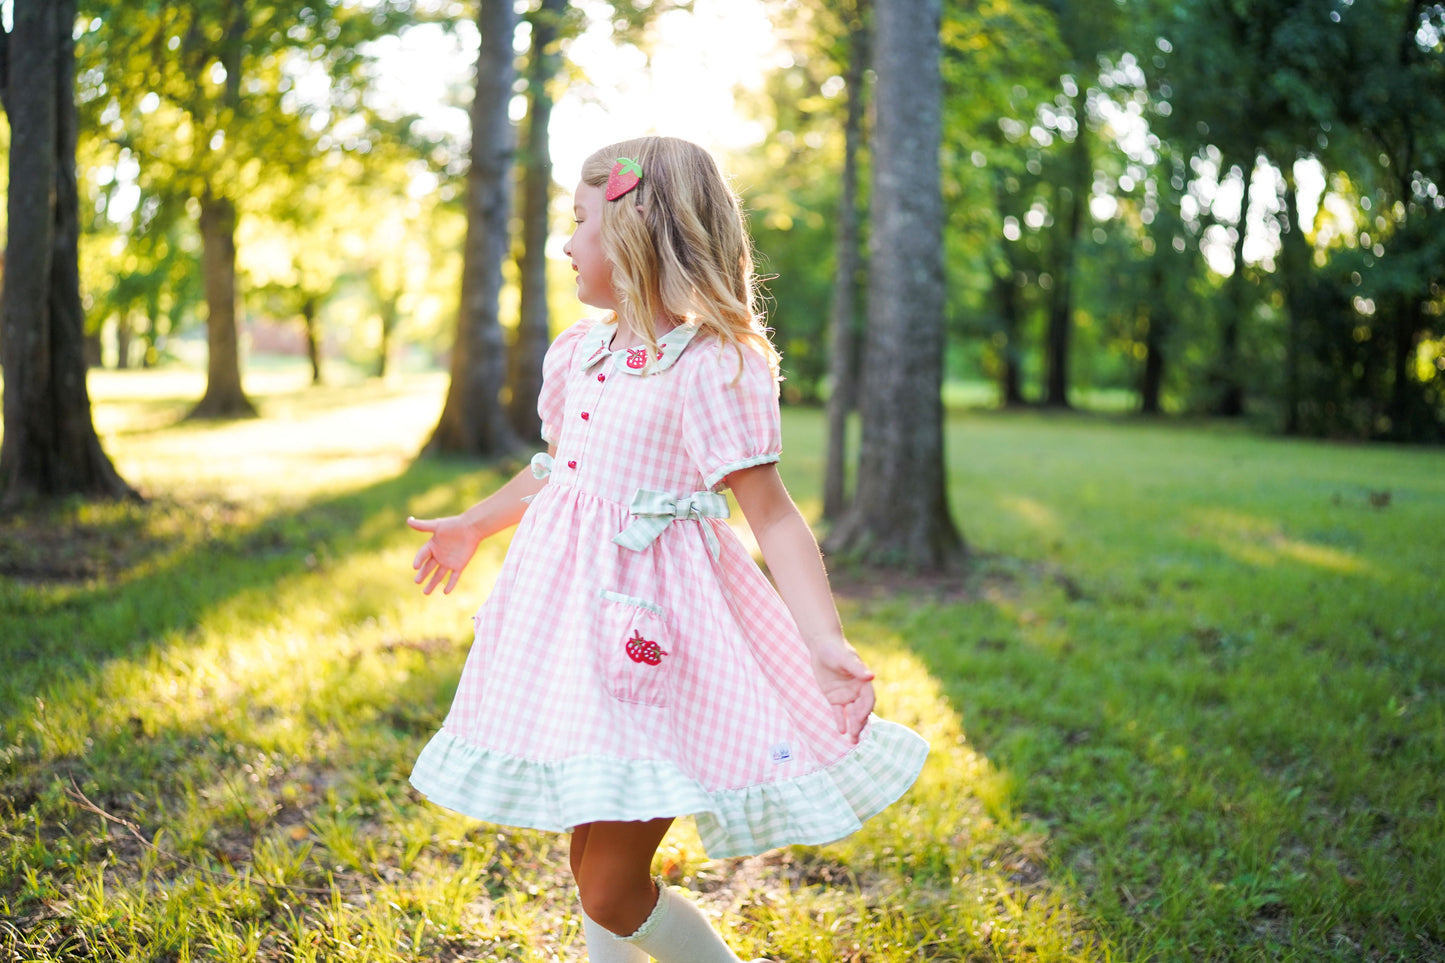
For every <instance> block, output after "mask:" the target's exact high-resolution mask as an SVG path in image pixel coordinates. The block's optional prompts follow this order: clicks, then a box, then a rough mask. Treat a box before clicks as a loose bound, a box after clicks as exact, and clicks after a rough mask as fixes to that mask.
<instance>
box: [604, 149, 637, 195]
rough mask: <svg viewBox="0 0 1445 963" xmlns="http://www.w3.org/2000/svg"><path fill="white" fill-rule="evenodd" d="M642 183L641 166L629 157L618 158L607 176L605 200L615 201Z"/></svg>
mask: <svg viewBox="0 0 1445 963" xmlns="http://www.w3.org/2000/svg"><path fill="white" fill-rule="evenodd" d="M641 183H642V165H641V164H639V163H638V162H637V161H635V160H633V159H632V158H631V157H619V158H617V163H615V164H613V165H612V170H611V172H610V173H609V174H608V175H607V199H608V200H609V201H615V200H617V199H618V198H619V197H622V196H623V195H625V194H627V193H629V192H630V191H631V190H632V189H633V188H635V187H636V186H637V185H638V184H641Z"/></svg>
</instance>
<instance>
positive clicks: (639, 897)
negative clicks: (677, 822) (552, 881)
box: [571, 819, 672, 934]
mask: <svg viewBox="0 0 1445 963" xmlns="http://www.w3.org/2000/svg"><path fill="white" fill-rule="evenodd" d="M671 825H672V820H671V819H653V820H649V821H647V822H630V823H623V822H616V823H589V824H588V825H586V826H578V827H577V828H576V829H575V830H574V831H573V833H572V853H571V863H572V878H573V879H575V880H576V881H577V890H578V892H579V893H580V894H581V896H582V910H583V912H585V913H586V914H587V916H588V917H590V918H591V919H592V920H594V921H595V922H597V923H600V924H602V926H604V927H606V928H607V929H608V930H610V931H611V932H613V933H618V934H627V933H632V932H635V931H636V930H637V928H638V927H639V926H641V925H642V924H643V922H644V921H645V920H646V919H647V917H648V916H649V915H650V914H651V913H652V910H653V908H654V907H655V906H656V905H657V890H656V888H655V887H654V886H653V883H652V857H653V854H654V853H656V852H657V847H658V845H659V844H661V842H662V837H663V836H666V835H667V830H668V827H669V826H671Z"/></svg>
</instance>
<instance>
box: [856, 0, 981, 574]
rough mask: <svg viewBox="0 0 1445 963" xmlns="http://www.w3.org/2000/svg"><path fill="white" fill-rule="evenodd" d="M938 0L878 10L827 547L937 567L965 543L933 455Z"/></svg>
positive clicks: (938, 419) (938, 241) (938, 291)
mask: <svg viewBox="0 0 1445 963" xmlns="http://www.w3.org/2000/svg"><path fill="white" fill-rule="evenodd" d="M941 16H942V11H941V9H940V2H939V0H885V2H880V3H879V5H878V8H877V11H876V20H875V23H876V33H875V45H874V50H875V60H874V64H875V69H876V72H877V76H878V81H877V89H876V93H875V104H876V113H877V120H876V122H875V125H874V131H873V150H872V158H873V193H872V198H871V205H870V224H871V230H872V234H871V237H870V243H869V272H868V334H867V350H866V352H865V355H864V356H865V357H866V358H867V364H866V366H865V368H864V371H863V394H862V397H861V398H860V400H859V412H860V414H861V416H862V422H863V436H862V443H861V445H860V450H859V461H858V486H857V494H856V496H855V498H854V500H853V504H852V506H851V508H850V509H849V511H848V513H847V514H846V515H845V516H844V517H843V519H842V520H841V521H840V522H839V524H838V526H837V528H836V529H835V530H834V531H833V532H832V533H831V534H830V536H829V539H828V546H829V550H830V551H832V552H837V553H841V554H844V555H847V556H852V557H855V558H858V559H860V560H862V561H864V562H866V563H869V564H877V565H901V566H905V567H908V568H911V569H915V570H940V569H945V568H947V567H948V566H949V565H950V564H952V563H953V562H955V561H957V560H958V559H959V558H960V557H961V556H962V554H963V540H962V538H961V536H960V535H959V533H958V529H957V528H956V527H955V525H954V523H953V518H952V516H951V515H950V513H949V508H948V496H947V491H946V488H945V480H944V458H943V400H942V394H941V392H942V383H943V348H944V300H945V298H944V271H943V220H944V215H943V196H942V191H941V187H940V173H939V156H938V155H939V144H940V139H941V127H942V124H941V107H942V81H941V78H940V73H939V59H940V43H939V26H940V19H941Z"/></svg>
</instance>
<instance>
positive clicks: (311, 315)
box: [301, 295, 321, 385]
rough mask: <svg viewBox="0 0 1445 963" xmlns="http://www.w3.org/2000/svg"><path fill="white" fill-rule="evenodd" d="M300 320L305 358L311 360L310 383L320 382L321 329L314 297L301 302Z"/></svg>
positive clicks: (308, 297) (308, 296) (316, 383)
mask: <svg viewBox="0 0 1445 963" xmlns="http://www.w3.org/2000/svg"><path fill="white" fill-rule="evenodd" d="M301 322H302V324H303V325H304V326H305V328H306V360H308V361H310V362H311V383H312V384H313V385H319V384H321V330H320V325H318V324H317V321H316V299H315V298H314V297H312V296H310V295H307V297H306V298H305V299H304V300H303V301H302V302H301Z"/></svg>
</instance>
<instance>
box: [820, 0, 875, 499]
mask: <svg viewBox="0 0 1445 963" xmlns="http://www.w3.org/2000/svg"><path fill="white" fill-rule="evenodd" d="M866 7H867V3H866V2H864V3H860V4H859V5H858V10H857V11H855V12H856V14H857V15H856V16H855V17H854V19H853V21H852V22H851V23H850V25H849V31H848V75H847V77H846V84H847V86H846V88H845V89H846V91H847V98H848V101H847V113H846V116H845V119H844V122H843V179H842V183H841V184H840V185H839V188H838V240H837V255H836V260H835V265H834V268H833V301H832V306H831V308H830V310H829V322H828V326H829V334H830V338H829V361H828V372H829V381H830V383H831V386H832V387H831V390H830V391H829V393H828V454H827V461H826V464H825V467H824V470H823V517H824V518H826V519H828V520H829V521H837V520H838V519H839V518H840V517H842V515H843V512H844V510H845V509H846V508H847V505H848V494H847V474H848V470H847V466H848V416H849V415H850V414H851V413H852V412H853V411H855V410H856V409H857V407H858V271H859V267H860V261H861V258H860V257H859V251H858V149H859V147H860V146H861V144H860V142H861V140H862V136H863V78H864V74H865V72H866V70H867V67H868V23H867V20H866V19H865V17H866V13H865V10H866Z"/></svg>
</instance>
